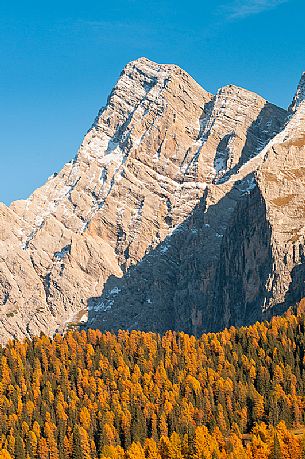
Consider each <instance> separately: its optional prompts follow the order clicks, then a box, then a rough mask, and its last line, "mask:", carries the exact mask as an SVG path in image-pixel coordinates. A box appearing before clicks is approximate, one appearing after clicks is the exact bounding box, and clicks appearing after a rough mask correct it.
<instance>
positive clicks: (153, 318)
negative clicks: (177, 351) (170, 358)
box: [87, 177, 273, 334]
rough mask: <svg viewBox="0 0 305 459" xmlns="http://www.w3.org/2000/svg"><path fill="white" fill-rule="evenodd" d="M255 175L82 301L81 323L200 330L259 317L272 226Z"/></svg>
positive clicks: (269, 261) (201, 205) (193, 215)
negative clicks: (84, 320)
mask: <svg viewBox="0 0 305 459" xmlns="http://www.w3.org/2000/svg"><path fill="white" fill-rule="evenodd" d="M253 180H254V179H253V177H246V178H245V179H244V180H243V181H241V182H239V183H237V184H236V185H235V186H234V187H233V188H232V189H231V190H230V191H229V192H228V193H227V194H226V195H225V196H224V197H223V198H222V199H220V201H219V202H218V203H217V204H215V205H213V206H210V207H208V209H206V195H204V196H203V197H202V199H201V201H200V203H199V204H198V205H197V206H196V207H195V208H194V209H193V211H192V213H191V214H190V216H189V217H188V218H187V219H186V220H185V221H184V222H183V223H182V224H181V225H179V226H178V227H177V228H176V229H175V230H174V231H173V233H172V234H171V235H169V236H168V237H167V238H166V239H165V240H164V241H163V242H162V243H160V244H159V245H158V246H157V247H156V248H154V249H151V250H150V251H149V252H148V253H147V254H146V255H145V256H144V257H143V259H142V260H141V261H140V262H139V263H138V264H137V265H135V266H132V267H130V268H129V270H128V271H127V272H126V274H125V275H124V276H123V277H122V278H116V277H115V276H110V277H109V279H108V280H107V282H106V284H105V287H104V290H103V293H102V295H101V297H97V298H90V299H89V301H88V309H89V317H88V323H87V326H88V327H90V328H100V329H102V330H114V331H115V330H118V329H120V328H122V329H129V330H130V329H140V330H145V331H158V332H163V331H165V330H167V329H174V330H184V331H185V332H188V333H194V334H200V333H202V332H206V331H215V330H220V329H222V328H224V327H227V326H230V325H241V324H248V323H251V322H254V321H256V320H259V319H261V317H262V313H261V311H262V306H263V304H264V302H265V299H266V297H267V295H268V293H267V291H266V289H265V285H266V281H267V279H268V277H269V275H270V273H271V271H272V265H273V260H272V252H271V245H270V241H271V229H270V226H269V224H268V222H267V220H266V208H265V203H264V201H263V199H262V196H261V194H260V191H259V189H258V188H257V187H255V188H254V189H253V187H252V186H251V183H253V182H252V181H253Z"/></svg>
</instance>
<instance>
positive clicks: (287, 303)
mask: <svg viewBox="0 0 305 459" xmlns="http://www.w3.org/2000/svg"><path fill="white" fill-rule="evenodd" d="M295 250H296V248H295ZM297 250H299V257H300V263H299V264H297V265H296V266H295V267H294V268H293V270H292V271H291V282H290V284H289V288H288V290H287V293H286V295H285V300H284V301H283V303H280V304H278V305H276V306H274V307H273V308H272V309H271V310H269V311H267V312H266V314H265V315H264V318H266V319H270V318H271V317H272V315H281V314H283V313H284V312H285V311H287V309H288V308H290V307H292V308H295V307H296V304H297V303H299V301H301V299H302V298H305V255H304V246H303V245H302V244H300V245H299V247H298V248H297Z"/></svg>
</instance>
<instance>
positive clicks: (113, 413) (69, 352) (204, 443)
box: [0, 304, 305, 459]
mask: <svg viewBox="0 0 305 459" xmlns="http://www.w3.org/2000/svg"><path fill="white" fill-rule="evenodd" d="M301 311H302V304H301V305H300V306H299V309H298V312H297V313H295V314H294V313H292V312H291V311H289V312H288V313H287V314H286V315H285V317H276V318H273V319H272V320H271V322H270V323H268V322H264V323H256V324H255V325H253V326H250V327H242V328H240V329H237V328H234V327H231V328H230V329H229V330H224V331H223V332H220V333H217V334H212V333H210V334H206V335H203V336H202V337H201V338H198V339H196V338H195V337H193V336H189V335H187V334H184V333H174V332H171V331H168V332H167V333H166V334H165V335H163V336H160V335H158V334H154V333H144V332H139V331H132V332H128V331H120V332H118V334H117V335H114V334H111V333H101V332H99V331H97V330H89V331H88V332H85V331H81V332H78V331H74V332H73V331H70V332H68V333H67V334H66V335H65V336H60V335H56V336H55V337H54V339H51V338H49V337H47V336H44V335H42V336H41V337H39V338H38V337H37V338H35V339H33V340H32V341H30V340H26V341H24V342H18V341H11V342H9V343H8V345H7V346H6V347H4V348H2V349H1V373H0V374H1V377H0V449H1V454H0V457H1V458H10V457H11V458H18V459H23V458H29V459H32V458H50V459H57V458H60V459H72V458H73V459H76V458H77V459H78V458H101V457H110V458H113V459H119V458H122V457H126V458H128V459H131V458H138V457H140V458H144V456H145V457H147V458H149V459H158V458H160V457H161V458H162V459H179V458H180V459H182V458H184V457H185V458H192V459H197V458H198V459H199V458H201V459H208V458H214V459H215V458H243V457H247V458H271V457H276V458H280V457H283V458H301V457H304V455H305V450H304V447H303V439H302V436H299V437H296V436H295V435H294V434H293V433H291V432H290V430H291V429H293V428H296V427H301V428H302V424H303V422H304V409H305V372H304V349H305V332H304V331H305V328H304V327H305V315H304V314H303V313H302V312H301ZM289 429H290V430H289ZM250 433H251V435H248V434H250Z"/></svg>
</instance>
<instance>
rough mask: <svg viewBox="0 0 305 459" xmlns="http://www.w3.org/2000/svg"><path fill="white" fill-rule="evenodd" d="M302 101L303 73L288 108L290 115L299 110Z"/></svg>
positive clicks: (304, 97)
mask: <svg viewBox="0 0 305 459" xmlns="http://www.w3.org/2000/svg"><path fill="white" fill-rule="evenodd" d="M304 100H305V72H303V73H302V75H301V79H300V82H299V84H298V87H297V90H296V93H295V96H294V98H293V101H292V103H291V105H290V107H289V111H290V112H291V113H294V112H295V111H296V110H297V109H298V108H299V106H300V105H301V103H302V102H303V101H304Z"/></svg>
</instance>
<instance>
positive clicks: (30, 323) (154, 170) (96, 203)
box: [0, 58, 305, 341]
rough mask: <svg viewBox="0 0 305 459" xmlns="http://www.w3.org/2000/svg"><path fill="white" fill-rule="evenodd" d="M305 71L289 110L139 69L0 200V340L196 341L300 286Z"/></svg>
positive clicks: (166, 71)
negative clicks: (120, 336) (32, 179)
mask: <svg viewBox="0 0 305 459" xmlns="http://www.w3.org/2000/svg"><path fill="white" fill-rule="evenodd" d="M303 83H304V76H303V77H302V79H301V82H300V85H299V88H298V90H297V93H296V97H295V98H294V101H293V103H292V105H291V107H290V109H289V112H288V111H285V110H283V109H281V108H278V107H276V106H275V105H272V104H270V103H268V102H267V101H266V100H265V99H263V98H262V97H260V96H258V95H257V94H254V93H252V92H250V91H247V90H245V89H242V88H238V87H236V86H233V85H229V86H226V87H224V88H221V89H220V90H219V91H218V92H217V94H216V95H215V96H213V95H212V94H210V93H208V92H207V91H205V90H204V89H203V88H201V87H200V86H199V85H198V84H197V83H196V82H195V81H194V80H193V79H192V78H191V77H190V76H189V75H188V74H187V73H186V72H184V71H183V70H181V69H180V68H179V67H177V66H175V65H159V64H156V63H153V62H151V61H149V60H147V59H145V58H141V59H138V60H137V61H134V62H131V63H129V64H128V65H127V66H126V67H125V69H124V70H123V72H122V74H121V76H120V78H119V80H118V82H117V84H116V85H115V87H114V89H113V91H112V93H111V94H110V96H109V99H108V101H107V104H106V106H105V108H103V109H102V110H100V112H99V114H98V116H97V118H96V120H95V122H94V124H93V126H92V128H91V129H90V130H89V132H88V133H87V135H86V136H85V138H84V141H83V143H82V145H81V147H80V149H79V151H78V153H77V155H76V157H75V159H74V160H73V161H71V162H70V163H68V164H66V165H65V166H64V167H63V169H62V170H61V171H60V172H59V173H58V174H54V176H53V177H51V178H50V179H49V180H48V181H47V182H46V184H45V185H44V186H42V187H41V188H39V189H37V190H36V191H35V192H34V193H33V194H32V195H31V196H30V197H29V198H28V199H27V200H25V201H16V202H14V203H12V205H11V206H10V207H9V208H7V207H5V206H4V205H1V207H0V212H1V220H0V240H1V241H0V298H1V297H2V308H1V316H0V321H1V325H2V326H1V328H0V339H1V340H2V341H6V340H7V339H8V338H9V337H12V336H15V337H19V338H20V337H23V336H32V335H34V334H37V333H39V332H40V331H43V332H45V333H48V334H52V333H54V332H55V331H56V330H60V331H62V330H63V329H64V328H65V324H67V323H68V322H71V321H74V320H78V319H79V318H80V317H81V316H82V315H83V313H85V312H86V311H87V309H89V311H88V315H89V318H88V323H87V326H91V327H100V328H102V329H118V328H120V327H124V328H140V329H145V330H157V331H163V330H165V329H167V328H174V329H183V330H185V331H188V332H192V333H200V332H202V331H205V330H216V329H220V328H222V327H224V326H227V325H230V324H241V323H248V322H251V321H254V320H257V319H259V318H261V317H263V316H264V314H269V313H270V311H276V310H279V309H284V308H285V307H286V305H287V304H288V303H289V301H290V299H292V298H295V297H297V296H298V295H299V294H300V292H301V291H302V289H303V282H304V278H303V277H302V276H303V268H302V263H303V245H304V216H303V213H304V211H303V205H302V197H303V198H304V175H303V169H304V171H305V164H304V149H305V147H304V145H305V140H304V126H305V123H304V112H305V105H304V104H305V103H304V102H303V99H304V91H303V89H302V88H303Z"/></svg>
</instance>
